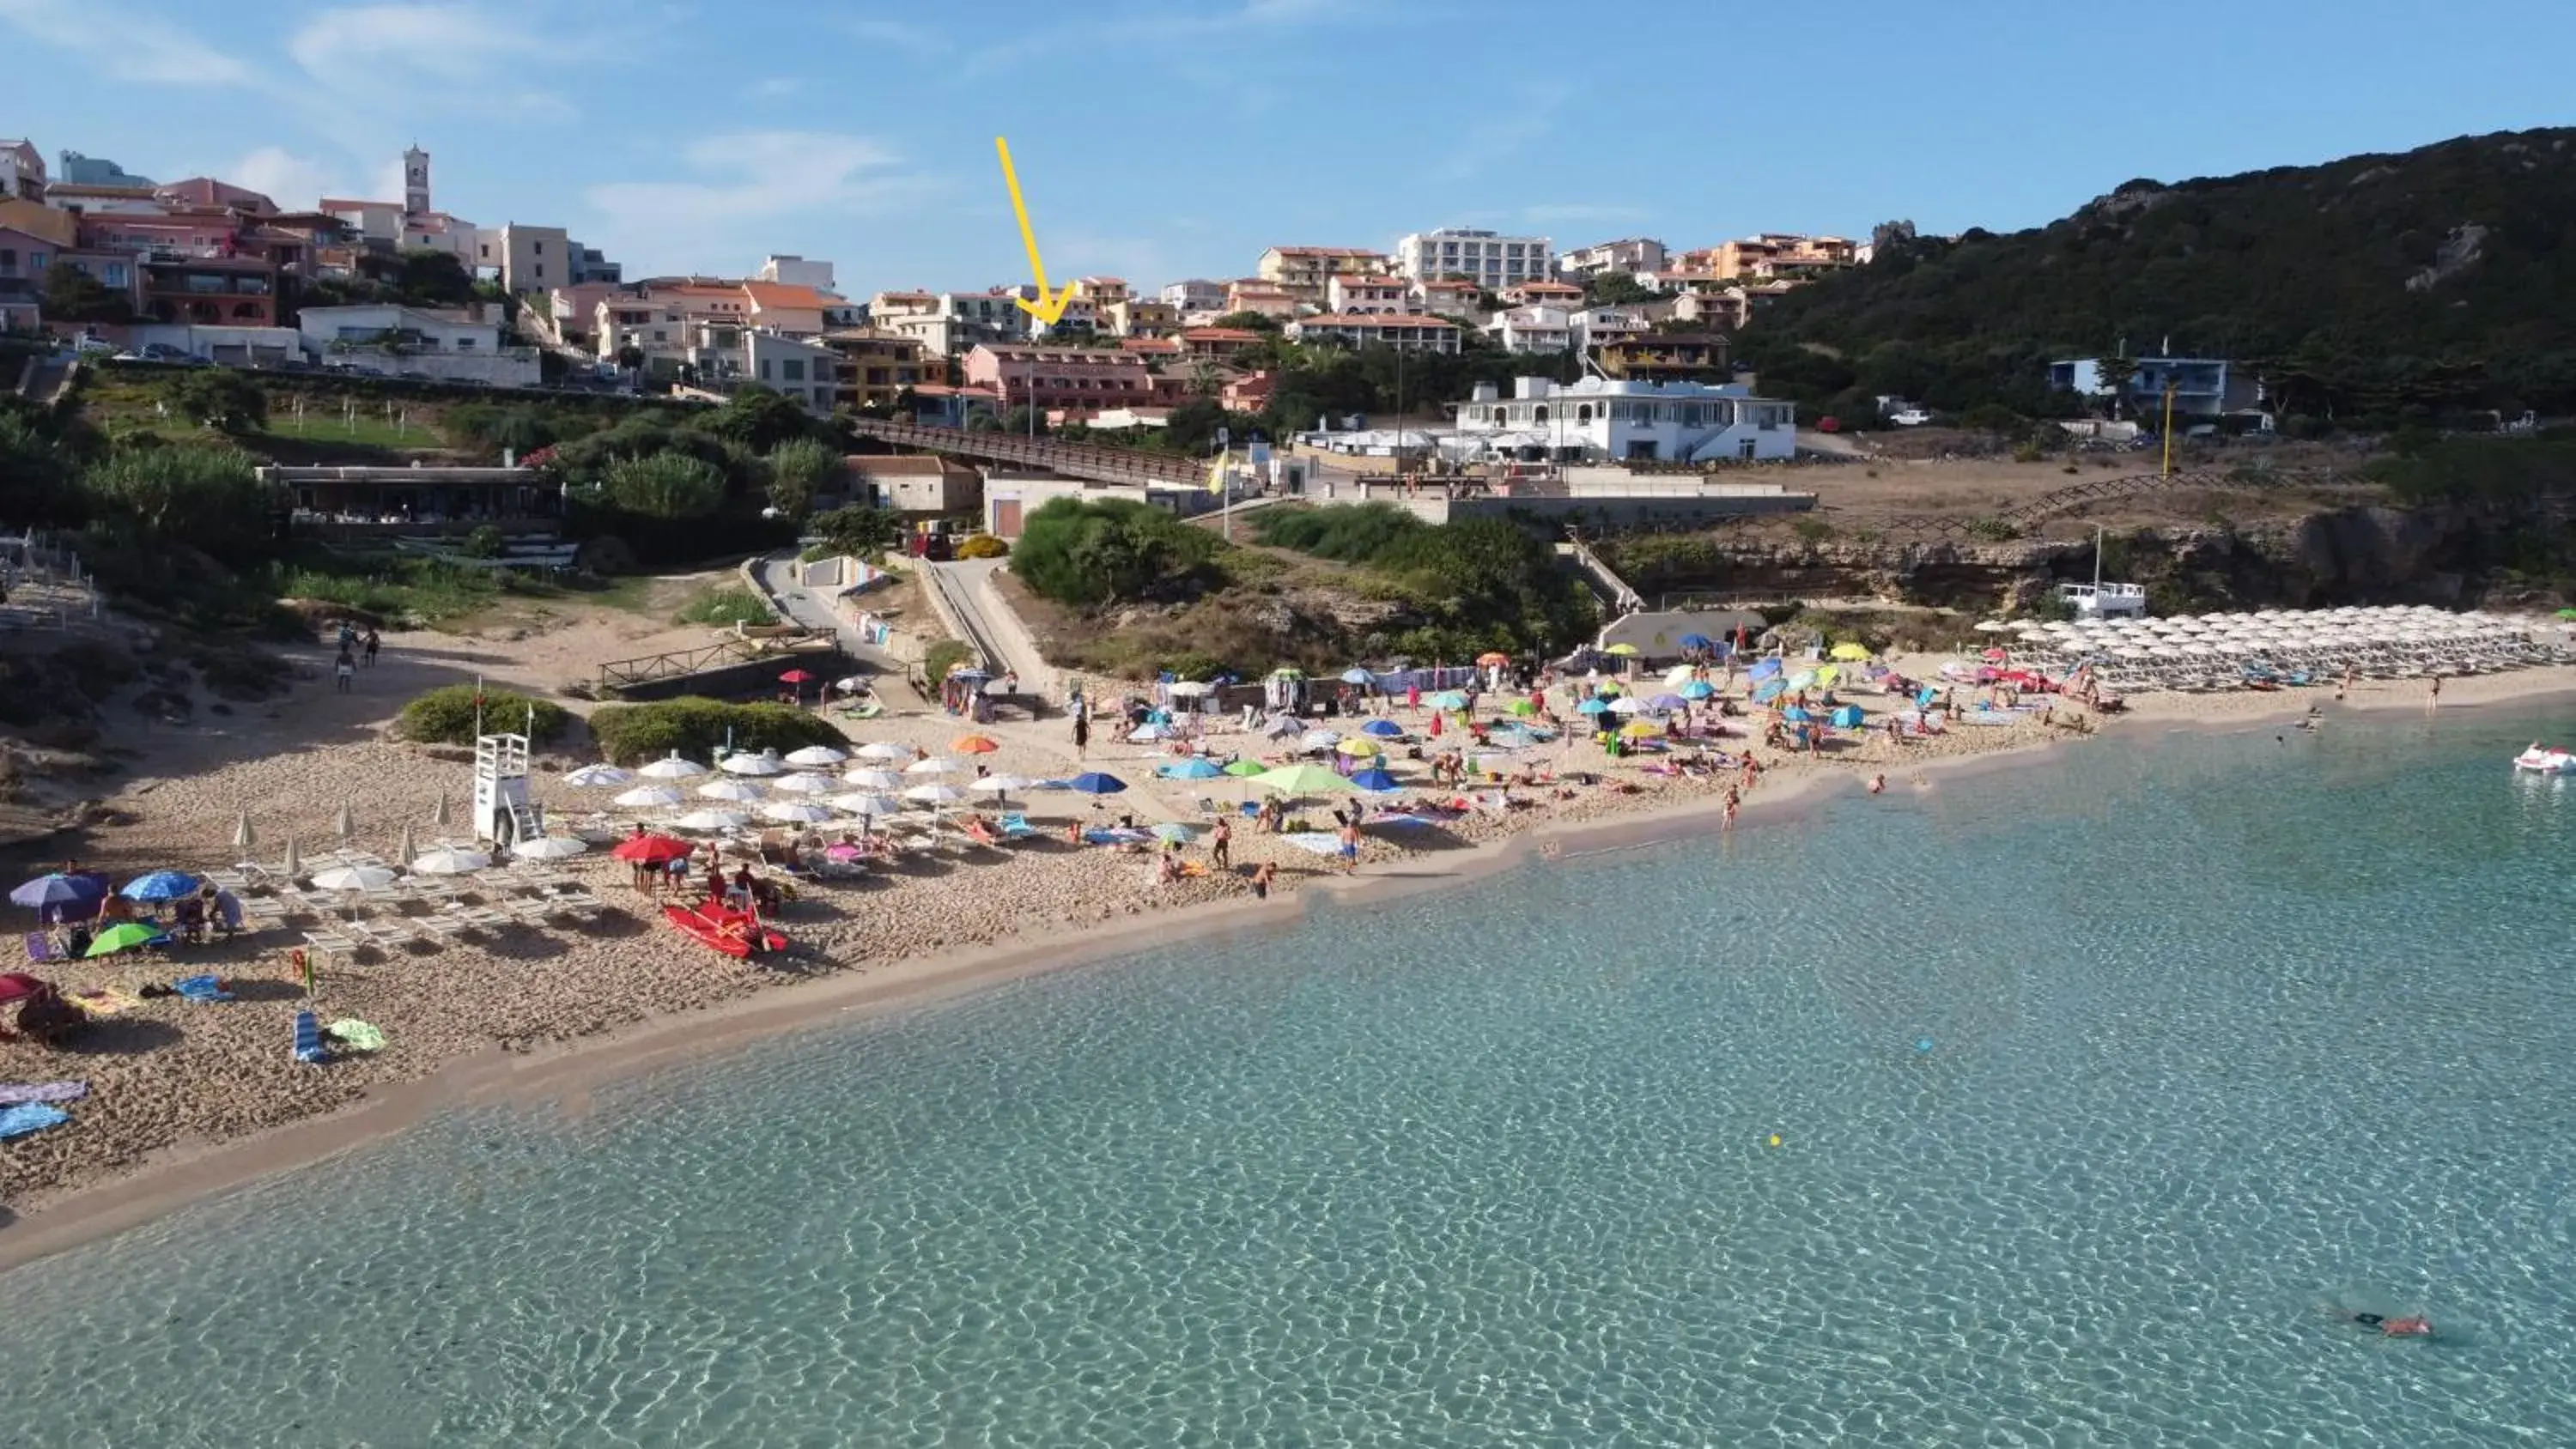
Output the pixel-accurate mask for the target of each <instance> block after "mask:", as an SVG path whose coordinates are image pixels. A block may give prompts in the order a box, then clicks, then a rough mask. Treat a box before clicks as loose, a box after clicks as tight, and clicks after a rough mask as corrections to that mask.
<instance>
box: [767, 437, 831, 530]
mask: <svg viewBox="0 0 2576 1449" xmlns="http://www.w3.org/2000/svg"><path fill="white" fill-rule="evenodd" d="M840 471H841V453H840V450H839V449H837V448H832V447H827V446H825V445H824V444H821V443H818V442H816V441H814V440H813V439H812V438H790V439H788V440H787V441H786V442H783V443H781V444H779V445H778V446H777V447H775V448H773V449H771V450H770V453H769V506H770V507H772V508H775V509H777V510H778V511H779V512H781V513H784V514H786V515H787V516H788V517H790V518H802V517H804V516H805V514H806V511H807V510H809V509H811V508H812V507H813V506H814V495H815V494H817V493H821V492H823V491H825V485H827V484H829V483H830V482H831V481H832V480H833V479H834V478H835V477H837V476H838V475H839V474H840Z"/></svg>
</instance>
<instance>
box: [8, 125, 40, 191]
mask: <svg viewBox="0 0 2576 1449" xmlns="http://www.w3.org/2000/svg"><path fill="white" fill-rule="evenodd" d="M45 180H46V177H45V153H44V152H42V151H39V150H37V149H36V143H35V142H33V141H29V140H24V139H16V140H5V141H0V196H15V197H20V198H23V199H25V200H28V201H42V200H44V199H45Z"/></svg>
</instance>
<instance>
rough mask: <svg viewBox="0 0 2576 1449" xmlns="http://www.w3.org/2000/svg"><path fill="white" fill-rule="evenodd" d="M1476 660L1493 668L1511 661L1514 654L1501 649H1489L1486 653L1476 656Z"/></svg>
mask: <svg viewBox="0 0 2576 1449" xmlns="http://www.w3.org/2000/svg"><path fill="white" fill-rule="evenodd" d="M1476 662H1477V663H1478V664H1481V665H1483V666H1484V667H1486V668H1487V669H1491V668H1493V667H1495V666H1496V665H1500V664H1509V663H1511V662H1512V656H1510V655H1508V654H1505V653H1504V652H1503V651H1501V650H1499V649H1488V650H1486V651H1485V652H1484V653H1482V654H1479V655H1477V656H1476Z"/></svg>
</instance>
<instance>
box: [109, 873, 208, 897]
mask: <svg viewBox="0 0 2576 1449" xmlns="http://www.w3.org/2000/svg"><path fill="white" fill-rule="evenodd" d="M199 884H200V882H199V881H198V879H197V878H196V877H195V876H193V875H190V874H188V873H187V872H186V871H184V870H156V871H153V872H152V873H151V874H149V875H138V876H136V877H135V878H134V879H132V880H130V881H127V882H126V883H125V887H124V889H122V890H120V891H118V892H117V894H118V895H121V896H123V897H125V898H126V899H127V900H129V901H175V900H177V899H179V898H180V897H181V896H192V895H195V894H196V893H197V887H198V885H199Z"/></svg>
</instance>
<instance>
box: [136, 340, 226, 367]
mask: <svg viewBox="0 0 2576 1449" xmlns="http://www.w3.org/2000/svg"><path fill="white" fill-rule="evenodd" d="M142 352H143V359H144V360H145V361H146V362H175V363H177V364H179V365H180V366H182V367H212V366H214V365H215V360H214V359H213V358H211V357H201V356H199V355H198V354H196V353H194V352H190V351H189V350H188V349H186V348H184V347H173V346H171V345H170V344H169V343H167V342H146V343H144V344H143V348H142Z"/></svg>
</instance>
